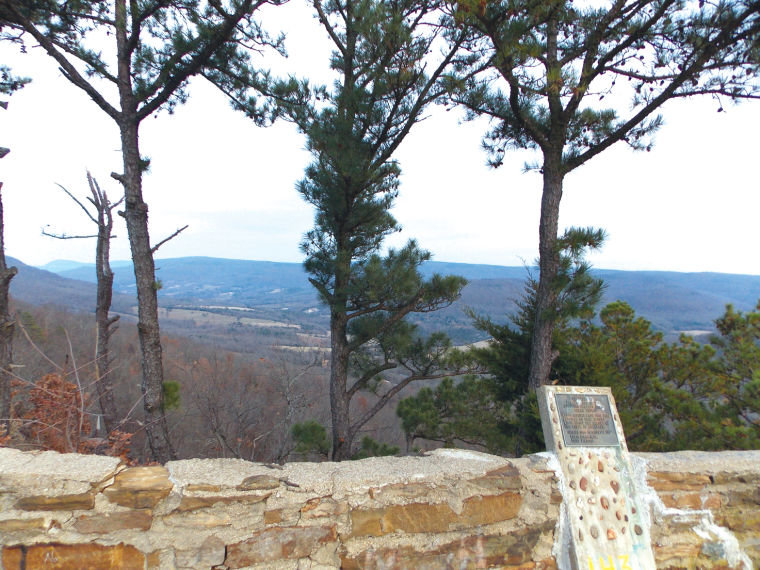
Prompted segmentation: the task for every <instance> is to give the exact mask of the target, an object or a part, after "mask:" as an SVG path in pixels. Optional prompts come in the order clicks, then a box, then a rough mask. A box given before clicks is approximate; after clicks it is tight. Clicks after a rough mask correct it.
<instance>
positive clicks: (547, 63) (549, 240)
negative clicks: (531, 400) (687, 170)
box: [451, 0, 760, 390]
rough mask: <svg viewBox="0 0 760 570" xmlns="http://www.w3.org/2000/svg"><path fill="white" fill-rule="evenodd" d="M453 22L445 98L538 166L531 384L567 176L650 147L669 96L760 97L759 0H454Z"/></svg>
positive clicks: (548, 352)
mask: <svg viewBox="0 0 760 570" xmlns="http://www.w3.org/2000/svg"><path fill="white" fill-rule="evenodd" d="M451 25H452V26H459V27H464V28H466V29H470V30H471V31H472V34H473V36H472V39H471V41H470V42H469V43H468V48H469V50H470V54H471V60H470V61H469V62H468V63H469V65H467V66H463V67H461V68H460V70H459V71H460V78H459V81H458V83H457V86H458V87H459V91H458V92H457V94H456V95H455V96H454V97H452V101H454V102H456V103H458V104H461V105H463V106H464V107H465V108H466V109H467V110H468V113H469V116H470V117H475V116H486V117H488V118H489V119H490V120H491V125H492V127H491V129H490V130H489V132H488V133H487V135H486V137H485V140H484V146H485V147H486V148H487V150H488V151H489V152H490V162H491V164H492V165H493V166H498V165H500V164H501V163H502V158H503V156H504V153H505V152H506V151H507V150H508V149H510V148H518V149H535V150H538V151H539V152H540V154H541V157H542V162H541V163H540V164H538V165H535V166H533V167H531V168H535V169H536V170H538V171H539V172H540V173H541V175H542V178H543V190H542V198H541V214H540V227H539V271H540V272H539V279H538V290H537V297H536V303H537V305H536V308H537V310H536V313H535V323H534V326H533V338H532V343H531V363H530V377H529V382H530V386H531V389H533V390H535V389H536V388H538V386H540V385H542V384H545V383H547V382H549V378H550V371H551V367H552V363H553V361H554V360H555V359H556V358H557V354H556V353H555V352H554V350H553V348H552V329H553V327H554V323H553V322H552V319H551V318H550V316H549V315H550V314H551V307H552V306H553V305H554V304H555V302H556V288H555V287H554V285H553V283H554V281H555V279H556V277H557V275H558V274H559V272H560V266H559V264H560V258H559V250H558V248H557V247H556V244H557V240H558V224H559V207H560V201H561V198H562V191H563V182H564V179H565V177H566V176H567V175H568V174H569V173H570V172H572V171H573V170H575V169H576V168H578V167H580V166H582V165H583V164H585V163H586V162H588V161H589V160H591V159H592V158H594V157H595V156H597V155H599V154H600V153H602V152H603V151H605V150H606V149H608V148H610V147H611V146H612V145H614V144H615V143H618V142H624V143H627V144H628V145H629V146H630V147H632V148H633V149H636V150H642V149H645V150H650V149H651V148H652V135H653V134H654V133H655V131H656V130H657V129H658V128H659V127H660V126H661V125H662V117H661V116H659V115H657V114H656V113H657V112H658V111H659V109H660V108H661V107H662V105H663V104H664V103H665V102H667V101H669V100H671V99H675V98H681V97H687V96H692V95H700V94H701V95H705V94H707V95H711V96H713V97H714V98H716V100H717V101H718V107H719V108H718V110H719V111H720V110H722V104H723V103H722V100H723V99H726V100H731V101H738V100H740V99H747V98H757V97H759V96H760V83H759V82H758V74H757V71H758V63H759V62H760V44H758V42H757V36H758V33H759V32H760V2H758V1H756V0H752V1H737V2H734V1H726V2H699V3H695V2H682V1H680V0H647V1H642V2H632V1H627V0H619V1H609V2H603V3H601V4H600V3H592V4H583V5H581V6H578V5H577V3H573V2H572V0H549V1H536V0H496V1H492V2H480V1H478V0H459V2H457V12H456V14H455V17H454V19H453V20H452V23H451ZM608 96H609V97H608ZM605 97H606V99H605ZM603 99H605V100H604V101H602V100H603ZM627 99H628V100H627ZM611 101H613V102H612V103H610V102H611Z"/></svg>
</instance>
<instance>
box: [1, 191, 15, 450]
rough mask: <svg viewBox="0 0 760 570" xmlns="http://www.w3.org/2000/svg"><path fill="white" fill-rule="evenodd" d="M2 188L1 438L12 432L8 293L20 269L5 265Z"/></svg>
mask: <svg viewBox="0 0 760 570" xmlns="http://www.w3.org/2000/svg"><path fill="white" fill-rule="evenodd" d="M2 188H3V183H2V182H0V437H2V436H4V435H6V434H8V433H9V432H10V418H11V378H12V376H11V372H10V365H11V362H12V361H13V328H14V320H13V319H12V318H11V316H10V312H9V309H8V293H9V290H10V284H11V279H13V276H14V275H16V273H18V269H16V268H15V267H8V266H7V265H6V263H5V241H4V237H3V236H4V234H3V231H4V226H3V199H2Z"/></svg>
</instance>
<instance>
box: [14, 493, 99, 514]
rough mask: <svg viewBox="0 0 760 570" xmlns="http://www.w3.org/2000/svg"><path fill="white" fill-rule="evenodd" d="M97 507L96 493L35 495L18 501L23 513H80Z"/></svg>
mask: <svg viewBox="0 0 760 570" xmlns="http://www.w3.org/2000/svg"><path fill="white" fill-rule="evenodd" d="M94 506H95V492H94V491H93V492H90V493H78V494H76V495H59V496H52V497H48V496H46V495H33V496H31V497H22V498H21V499H19V500H18V501H16V508H17V509H21V510H22V511H78V510H90V509H92V508H93V507H94Z"/></svg>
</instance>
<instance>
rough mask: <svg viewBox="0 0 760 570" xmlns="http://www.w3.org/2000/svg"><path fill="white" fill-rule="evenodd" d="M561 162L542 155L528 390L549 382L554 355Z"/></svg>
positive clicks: (562, 175) (559, 157)
mask: <svg viewBox="0 0 760 570" xmlns="http://www.w3.org/2000/svg"><path fill="white" fill-rule="evenodd" d="M561 165H562V159H561V155H560V156H550V155H548V153H544V186H543V192H542V195H541V222H540V224H539V229H538V232H539V244H538V252H539V253H538V255H539V278H538V291H537V293H536V314H535V320H534V324H533V338H532V340H531V349H530V372H529V378H528V385H529V388H530V390H531V391H536V390H538V388H539V386H543V385H545V384H548V383H549V374H550V373H551V369H552V364H553V362H554V360H555V359H556V358H557V356H558V355H557V353H556V352H555V351H554V350H553V348H552V332H553V330H554V315H553V313H554V311H555V309H556V302H557V291H556V287H555V281H556V279H557V275H558V273H559V251H558V250H557V232H558V229H559V203H560V200H561V199H562V181H563V178H564V173H563V172H562V166H561Z"/></svg>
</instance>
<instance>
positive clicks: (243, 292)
mask: <svg viewBox="0 0 760 570" xmlns="http://www.w3.org/2000/svg"><path fill="white" fill-rule="evenodd" d="M20 265H21V266H23V264H20ZM45 267H46V268H48V269H50V270H53V271H52V272H51V271H45V270H43V269H42V268H32V267H29V266H23V267H20V272H19V276H18V277H17V278H16V279H14V281H13V282H12V284H11V294H12V295H18V296H19V298H22V297H24V300H26V301H27V302H32V303H46V302H53V303H57V304H64V305H69V306H72V307H76V308H86V307H90V310H92V309H91V307H92V304H93V303H94V287H93V286H92V283H94V282H95V270H94V265H88V264H78V263H76V262H66V261H56V262H52V263H50V264H47V265H46V266H45ZM156 267H157V272H156V273H157V279H158V280H159V281H160V284H161V289H160V291H159V296H160V298H161V304H162V305H163V306H164V307H180V306H185V307H187V306H195V307H204V309H205V310H222V309H224V308H229V307H257V308H262V309H263V310H267V311H269V312H271V314H272V315H282V317H280V318H283V319H286V320H287V321H288V322H296V321H298V320H299V319H300V318H304V319H306V318H307V315H308V318H309V319H316V318H321V319H322V322H324V319H326V311H325V309H324V307H322V306H321V305H320V304H319V302H318V300H317V296H316V293H315V291H314V288H313V287H312V286H311V284H310V283H309V281H308V277H307V274H306V272H305V271H304V269H303V266H302V264H300V263H282V262H271V261H248V260H235V259H223V258H212V257H182V258H173V259H159V260H156ZM113 270H114V274H115V279H114V291H115V293H116V297H115V304H117V305H119V306H122V307H123V306H127V305H130V306H131V305H134V303H135V301H134V294H135V284H134V274H133V272H132V267H131V264H130V263H129V262H114V263H113ZM423 272H424V273H425V274H428V275H430V274H433V273H441V274H457V275H462V276H464V277H466V278H467V279H468V280H469V281H470V283H469V285H467V287H466V288H465V289H464V291H463V294H462V298H461V299H460V300H459V301H458V302H457V303H456V304H455V305H453V306H451V307H449V308H447V309H444V310H442V311H437V312H435V313H431V314H429V315H425V316H423V317H421V318H419V322H420V324H422V325H423V326H424V328H428V327H429V328H431V329H432V328H439V329H442V330H446V331H447V332H449V334H451V335H452V336H453V337H454V338H455V339H459V340H472V339H476V338H477V336H478V335H477V332H476V331H474V330H473V329H472V325H471V321H470V319H469V317H467V316H466V315H465V313H464V311H463V309H464V308H465V307H470V308H472V309H473V310H475V312H477V313H480V314H486V315H489V316H491V317H492V318H493V319H494V320H495V321H497V322H504V321H505V320H506V318H507V315H508V314H509V313H511V312H512V311H513V309H514V302H515V300H516V299H519V298H520V296H521V295H522V293H523V289H524V285H525V278H526V276H527V270H526V268H524V267H504V266H496V265H476V264H466V263H449V262H436V261H432V262H428V263H426V264H425V265H424V266H423ZM594 273H595V274H596V275H597V276H599V277H601V278H602V279H604V281H605V283H606V285H607V288H606V290H605V294H604V300H603V304H606V303H608V302H611V301H614V300H617V299H620V300H623V301H626V302H627V303H629V304H630V305H631V306H632V307H633V308H634V309H635V310H636V313H637V314H638V315H639V316H642V317H644V318H646V319H647V320H649V321H651V322H652V323H653V324H654V326H655V327H656V328H658V329H659V330H662V331H664V332H666V333H670V334H671V335H672V334H675V333H677V332H678V331H694V330H702V331H711V330H713V326H714V325H713V323H714V321H715V319H716V318H718V317H719V316H720V315H721V314H722V313H723V311H724V310H725V305H726V304H729V303H730V304H733V305H734V306H735V307H736V308H737V309H739V310H742V311H747V310H752V309H753V308H754V307H755V305H756V303H757V300H758V298H760V276H753V275H733V274H723V273H678V272H671V271H618V270H606V269H596V270H594ZM72 280H75V281H72ZM82 282H84V283H82ZM89 291H91V293H90V292H89ZM34 299H37V301H35V300H34ZM285 311H287V318H286V317H285V315H286V313H285ZM299 315H301V316H299Z"/></svg>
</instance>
